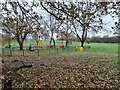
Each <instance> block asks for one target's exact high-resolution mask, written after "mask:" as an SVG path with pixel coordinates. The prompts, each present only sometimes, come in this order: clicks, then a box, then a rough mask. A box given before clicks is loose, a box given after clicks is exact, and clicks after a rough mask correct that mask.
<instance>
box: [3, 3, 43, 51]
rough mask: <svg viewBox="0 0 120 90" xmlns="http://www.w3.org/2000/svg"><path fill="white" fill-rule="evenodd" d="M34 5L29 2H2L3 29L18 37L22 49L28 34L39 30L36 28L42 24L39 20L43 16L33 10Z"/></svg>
mask: <svg viewBox="0 0 120 90" xmlns="http://www.w3.org/2000/svg"><path fill="white" fill-rule="evenodd" d="M8 6H9V7H8ZM33 7H34V6H30V5H29V4H28V3H27V2H5V3H3V4H2V14H3V15H4V20H3V26H4V29H3V30H4V31H6V33H10V34H11V35H14V36H15V37H16V39H17V42H18V44H19V46H20V50H22V49H23V42H24V40H25V38H26V36H27V35H28V34H31V33H33V32H35V31H36V30H38V29H34V28H35V27H36V26H38V25H39V26H40V25H41V24H40V22H39V21H38V20H39V19H41V17H40V16H39V15H38V14H37V13H36V12H34V11H33Z"/></svg>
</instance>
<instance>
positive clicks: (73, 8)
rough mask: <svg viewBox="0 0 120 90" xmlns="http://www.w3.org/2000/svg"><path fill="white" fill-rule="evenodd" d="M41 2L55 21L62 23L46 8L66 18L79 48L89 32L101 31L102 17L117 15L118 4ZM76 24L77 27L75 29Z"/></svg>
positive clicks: (82, 45)
mask: <svg viewBox="0 0 120 90" xmlns="http://www.w3.org/2000/svg"><path fill="white" fill-rule="evenodd" d="M58 3H59V7H58V6H57V5H58V4H56V3H54V2H47V3H44V2H41V6H42V7H43V8H44V9H45V10H46V11H47V12H48V13H50V14H51V15H52V16H54V17H55V18H56V19H59V20H61V21H64V18H63V17H59V15H57V13H52V12H51V11H50V10H49V9H47V8H46V7H48V6H49V7H52V8H53V9H54V10H55V11H57V10H59V13H61V14H63V13H64V14H65V15H66V16H68V17H69V18H71V19H69V18H68V19H69V20H70V21H71V23H72V24H73V27H74V28H75V31H74V32H75V34H76V35H77V37H78V38H79V40H80V42H81V47H84V42H85V40H86V37H87V33H88V31H89V30H94V31H96V32H97V31H99V30H102V29H103V27H102V26H103V21H102V16H104V15H108V14H118V3H119V2H94V3H93V2H58ZM76 24H77V27H76Z"/></svg>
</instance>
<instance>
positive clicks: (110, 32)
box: [0, 0, 118, 37]
mask: <svg viewBox="0 0 120 90" xmlns="http://www.w3.org/2000/svg"><path fill="white" fill-rule="evenodd" d="M5 1H6V0H0V3H3V2H5ZM9 1H16V0H9ZM18 1H27V2H29V3H30V2H31V1H33V0H18ZM35 1H38V2H39V0H35ZM43 1H44V0H43ZM49 1H51V0H49ZM115 1H117V0H115ZM35 10H36V11H38V12H39V13H40V15H42V16H43V17H47V13H46V11H44V10H40V9H35ZM115 21H118V18H116V19H114V20H113V19H112V17H111V16H110V15H107V16H105V17H103V23H108V24H107V25H104V28H105V29H106V30H108V31H101V32H99V33H97V34H96V33H93V32H92V33H91V32H90V33H88V36H89V37H92V36H101V37H102V36H104V35H109V36H113V30H112V29H111V26H114V22H115Z"/></svg>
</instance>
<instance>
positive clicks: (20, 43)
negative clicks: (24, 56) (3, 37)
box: [19, 41, 23, 50]
mask: <svg viewBox="0 0 120 90" xmlns="http://www.w3.org/2000/svg"><path fill="white" fill-rule="evenodd" d="M19 47H20V50H23V41H21V42H19Z"/></svg>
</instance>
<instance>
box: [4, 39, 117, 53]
mask: <svg viewBox="0 0 120 90" xmlns="http://www.w3.org/2000/svg"><path fill="white" fill-rule="evenodd" d="M56 42H60V41H56ZM11 45H12V47H18V45H17V43H16V42H12V44H11ZM29 45H34V46H36V43H35V41H33V42H28V41H26V42H25V43H24V48H27V49H28V48H29ZM60 45H64V46H65V42H64V43H56V48H53V49H50V48H48V47H47V46H48V41H46V42H45V41H42V42H41V43H40V46H42V47H43V48H40V49H39V52H38V51H37V50H36V51H34V52H30V51H29V50H25V52H24V54H26V55H38V54H40V55H48V54H50V55H51V54H65V53H66V54H67V53H76V52H77V53H80V52H78V51H76V48H80V43H79V42H72V44H70V45H69V47H68V48H65V49H60V48H59V46H60ZM4 46H5V45H4ZM89 46H90V48H88V44H87V43H85V49H84V53H101V54H103V53H105V54H118V44H117V43H90V44H89ZM4 54H5V55H9V54H10V50H9V49H8V50H4ZM12 54H13V55H23V52H22V51H20V50H12Z"/></svg>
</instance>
